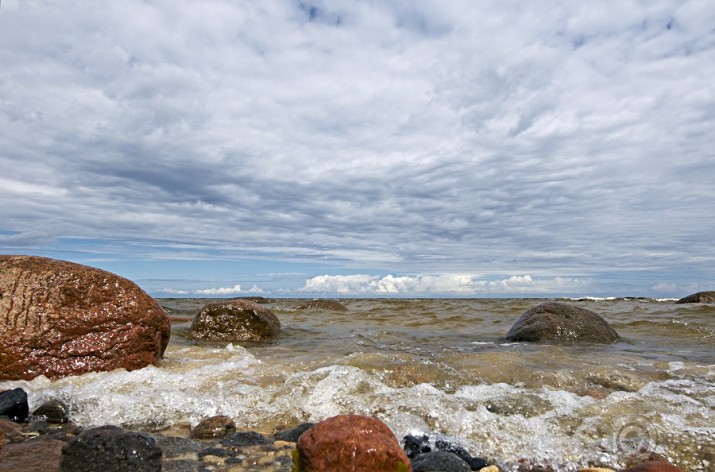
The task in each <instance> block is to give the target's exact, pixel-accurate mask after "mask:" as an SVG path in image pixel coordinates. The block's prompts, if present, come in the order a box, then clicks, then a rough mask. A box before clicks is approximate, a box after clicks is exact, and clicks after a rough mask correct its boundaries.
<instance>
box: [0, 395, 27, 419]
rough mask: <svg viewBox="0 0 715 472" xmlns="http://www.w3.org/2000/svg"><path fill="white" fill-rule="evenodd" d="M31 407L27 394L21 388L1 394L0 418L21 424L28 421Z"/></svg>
mask: <svg viewBox="0 0 715 472" xmlns="http://www.w3.org/2000/svg"><path fill="white" fill-rule="evenodd" d="M29 413H30V407H29V405H28V404H27V392H25V391H24V390H23V389H21V388H15V389H12V390H5V391H4V392H0V416H4V417H7V418H8V419H10V420H11V421H15V422H16V423H20V422H22V421H25V420H26V419H27V416H28V414H29Z"/></svg>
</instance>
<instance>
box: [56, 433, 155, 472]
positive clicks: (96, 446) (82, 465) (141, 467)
mask: <svg viewBox="0 0 715 472" xmlns="http://www.w3.org/2000/svg"><path fill="white" fill-rule="evenodd" d="M161 460H162V451H161V448H160V447H159V446H157V444H156V441H155V440H154V438H152V437H151V436H148V435H146V434H143V433H135V432H130V431H125V430H123V429H122V428H119V427H117V426H101V427H99V428H92V429H88V430H87V431H84V432H83V433H82V434H80V435H79V436H77V437H76V438H74V439H72V440H71V441H69V442H68V443H67V444H65V446H64V448H63V449H62V470H63V471H73V472H94V471H98V470H100V471H102V472H123V471H127V470H131V471H135V472H159V471H161V467H162V465H161Z"/></svg>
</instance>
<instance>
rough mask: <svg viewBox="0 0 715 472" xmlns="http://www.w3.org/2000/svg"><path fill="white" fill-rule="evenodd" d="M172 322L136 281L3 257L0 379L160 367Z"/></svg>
mask: <svg viewBox="0 0 715 472" xmlns="http://www.w3.org/2000/svg"><path fill="white" fill-rule="evenodd" d="M169 335H170V326H169V318H168V316H167V314H166V312H164V310H163V309H162V308H161V307H160V306H159V304H158V303H157V302H156V301H154V299H152V298H151V297H150V296H149V295H147V294H146V293H145V292H144V291H143V290H142V289H140V288H139V287H138V286H137V285H136V284H134V283H133V282H131V281H129V280H127V279H125V278H122V277H119V276H117V275H114V274H112V273H109V272H106V271H103V270H100V269H96V268H93V267H88V266H83V265H80V264H74V263H71V262H65V261H59V260H55V259H48V258H44V257H33V256H0V352H2V353H3V355H2V357H0V380H19V379H25V380H30V379H33V378H35V377H37V376H38V375H45V376H47V377H48V378H50V379H53V380H54V379H58V378H61V377H65V376H69V375H79V374H83V373H86V372H93V371H108V370H113V369H117V368H124V369H127V370H134V369H139V368H142V367H145V366H147V365H150V364H156V363H158V361H159V359H160V358H161V357H162V355H163V353H164V350H165V349H166V346H167V344H168V342H169Z"/></svg>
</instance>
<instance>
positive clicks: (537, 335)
mask: <svg viewBox="0 0 715 472" xmlns="http://www.w3.org/2000/svg"><path fill="white" fill-rule="evenodd" d="M619 339H620V338H619V336H618V333H616V331H615V330H614V329H613V328H611V327H610V326H609V324H608V323H607V322H606V320H604V319H603V318H602V317H601V316H600V315H598V314H596V313H594V312H592V311H591V310H586V309H585V308H580V307H576V306H573V305H569V304H567V303H557V302H550V303H543V304H541V305H538V306H535V307H534V308H532V309H530V310H529V311H527V312H526V313H524V314H523V315H521V317H520V318H519V319H518V320H517V321H516V323H514V326H512V327H511V329H510V330H509V332H508V333H507V335H506V340H507V341H512V342H513V341H528V342H547V343H559V344H572V343H577V342H587V343H604V344H606V343H613V342H616V341H618V340H619Z"/></svg>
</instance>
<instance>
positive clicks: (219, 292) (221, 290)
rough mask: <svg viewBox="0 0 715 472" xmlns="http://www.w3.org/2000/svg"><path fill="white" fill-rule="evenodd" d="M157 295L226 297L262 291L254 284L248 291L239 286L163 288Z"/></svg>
mask: <svg viewBox="0 0 715 472" xmlns="http://www.w3.org/2000/svg"><path fill="white" fill-rule="evenodd" d="M158 292H159V293H162V294H167V295H198V296H210V297H211V296H228V295H237V294H240V293H261V292H263V290H262V289H261V288H260V287H258V286H256V285H255V284H254V285H252V286H251V288H249V289H248V290H243V289H241V285H240V284H236V285H234V286H233V287H218V288H205V289H195V290H186V289H175V288H164V289H160V290H158Z"/></svg>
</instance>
